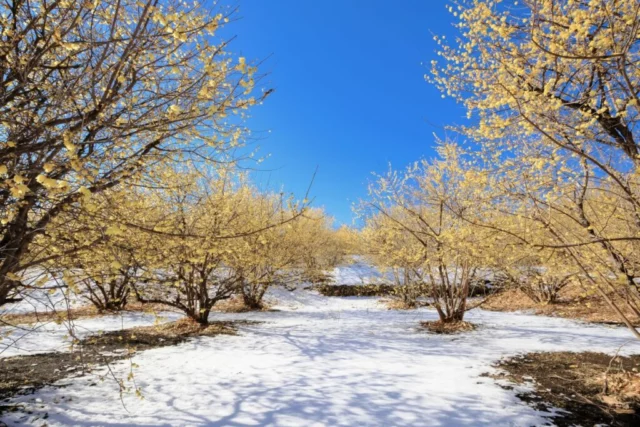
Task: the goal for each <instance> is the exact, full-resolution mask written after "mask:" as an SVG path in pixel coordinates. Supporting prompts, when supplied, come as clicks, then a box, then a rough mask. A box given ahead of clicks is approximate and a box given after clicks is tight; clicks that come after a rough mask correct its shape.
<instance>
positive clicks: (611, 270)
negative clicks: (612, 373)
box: [427, 0, 640, 337]
mask: <svg viewBox="0 0 640 427" xmlns="http://www.w3.org/2000/svg"><path fill="white" fill-rule="evenodd" d="M451 11H452V12H453V14H454V16H456V17H457V18H456V19H457V20H458V22H457V26H458V28H459V29H460V33H461V34H460V37H459V38H457V39H456V42H455V43H453V44H449V43H447V42H446V41H445V40H444V38H442V37H436V40H437V41H438V43H439V44H440V45H441V50H440V52H439V55H440V56H442V58H443V60H442V61H433V63H432V70H431V75H430V76H428V77H427V78H428V80H430V81H432V82H434V83H435V84H436V85H437V86H438V87H440V89H441V90H442V91H443V93H444V94H446V95H450V96H452V97H454V98H455V99H457V100H459V101H460V102H462V103H463V104H464V105H465V106H466V108H467V110H468V113H469V116H474V117H475V118H476V119H477V125H474V126H471V127H467V128H462V129H460V130H461V131H463V132H464V133H465V134H466V135H467V136H469V137H470V138H472V139H473V140H474V141H477V142H479V143H481V145H482V146H483V148H484V149H486V151H487V152H488V153H489V157H490V158H491V161H492V164H493V165H492V167H495V166H496V165H497V164H499V163H504V164H503V165H502V166H503V172H504V173H499V174H498V175H497V176H498V177H499V178H500V179H501V182H497V183H496V184H497V185H502V188H504V189H506V190H508V191H507V192H506V193H505V194H503V197H505V198H507V199H509V200H510V201H509V202H508V203H507V202H504V203H503V204H502V207H503V208H505V209H506V211H507V212H509V214H510V215H511V214H517V215H523V216H524V217H527V218H529V219H531V220H533V221H535V222H536V223H537V224H538V225H539V226H541V227H544V228H545V229H546V231H547V233H546V234H545V237H544V238H543V239H542V240H537V241H535V242H534V243H533V244H534V246H535V247H538V248H539V247H545V248H550V249H562V250H563V251H564V253H565V254H566V255H567V256H568V257H569V259H571V260H572V261H573V263H574V264H575V265H576V266H577V267H578V268H579V270H580V274H581V275H582V277H583V278H584V279H585V280H586V281H588V282H589V283H591V286H592V287H594V289H596V290H597V291H598V292H599V293H600V294H601V295H602V297H603V298H605V299H606V300H607V301H608V302H609V304H610V305H611V307H612V309H613V310H615V311H616V312H617V313H618V314H619V315H620V316H621V318H622V319H623V320H624V321H625V323H626V324H627V325H628V326H629V328H630V329H631V330H632V331H633V332H634V333H635V334H636V336H638V337H640V334H638V332H637V331H636V330H635V328H633V326H632V323H631V322H630V320H629V319H628V318H627V317H626V316H625V315H624V314H623V313H622V311H621V310H620V308H619V307H618V305H617V303H616V302H615V301H614V300H613V299H611V298H610V296H609V293H608V292H607V290H608V288H614V289H620V287H621V286H622V288H623V289H624V293H626V294H627V296H626V297H625V298H626V302H625V304H630V305H632V306H636V308H635V309H634V310H637V301H638V297H639V296H640V294H639V290H638V283H637V282H638V268H637V266H638V264H637V255H635V254H636V253H637V247H636V246H637V243H638V241H639V240H640V228H639V226H640V209H639V208H640V193H639V192H638V188H639V187H638V184H639V183H638V174H637V172H638V166H640V157H639V156H638V154H639V152H638V135H637V129H638V120H639V118H640V115H639V113H640V110H638V108H639V107H640V102H639V98H638V96H639V95H638V94H639V93H640V90H639V89H640V87H639V85H640V70H639V69H638V67H637V66H636V64H637V62H638V59H639V56H640V38H638V34H639V30H640V18H639V13H640V4H638V2H637V1H635V0H622V1H615V2H614V1H609V0H595V1H589V2H580V1H566V2H559V1H554V0H535V1H534V0H531V1H529V0H525V1H524V2H520V3H518V2H515V1H502V0H498V1H484V0H474V1H468V2H461V3H460V4H456V5H455V6H453V7H451ZM515 167H517V170H516V172H514V171H513V168H515ZM523 171H531V176H529V177H527V176H522V173H523ZM523 178H524V179H523ZM523 181H524V182H527V183H528V184H530V185H524V183H523ZM509 187H511V188H509ZM485 225H487V224H485ZM490 227H492V228H495V227H498V225H497V224H496V223H495V222H492V223H491V224H490ZM498 228H500V227H498ZM521 230H525V233H522V232H516V231H514V230H510V229H509V228H508V227H506V229H504V228H503V229H502V231H506V232H508V233H511V235H512V236H517V237H518V238H520V239H522V241H523V242H525V241H526V242H527V243H528V244H529V243H532V242H531V240H532V239H530V238H529V236H528V235H527V234H526V228H521ZM533 240H536V239H533Z"/></svg>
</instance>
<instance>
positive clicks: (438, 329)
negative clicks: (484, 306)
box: [420, 320, 476, 334]
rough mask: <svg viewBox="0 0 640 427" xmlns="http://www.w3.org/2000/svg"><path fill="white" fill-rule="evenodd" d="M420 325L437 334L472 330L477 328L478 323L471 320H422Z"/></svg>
mask: <svg viewBox="0 0 640 427" xmlns="http://www.w3.org/2000/svg"><path fill="white" fill-rule="evenodd" d="M420 326H422V327H423V328H424V329H426V330H428V331H429V332H433V333H435V334H459V333H462V332H470V331H473V330H475V329H476V325H474V324H473V323H471V322H465V321H460V322H442V321H440V320H434V321H429V322H420Z"/></svg>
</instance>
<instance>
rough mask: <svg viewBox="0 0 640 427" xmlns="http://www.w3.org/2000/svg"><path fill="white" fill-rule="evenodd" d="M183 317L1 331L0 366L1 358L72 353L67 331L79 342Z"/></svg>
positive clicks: (125, 317) (123, 317) (114, 318)
mask: <svg viewBox="0 0 640 427" xmlns="http://www.w3.org/2000/svg"><path fill="white" fill-rule="evenodd" d="M180 317H182V316H181V315H179V314H177V313H170V312H162V313H159V314H158V315H157V316H156V315H153V314H144V313H128V312H124V313H122V314H116V315H111V316H101V317H94V318H88V319H79V320H74V321H71V322H64V323H61V324H56V323H55V322H42V323H38V324H35V325H28V326H26V325H25V326H24V327H22V326H20V327H16V328H14V327H0V363H2V359H1V358H2V357H10V356H22V355H28V354H36V353H48V352H51V351H69V350H71V341H72V339H71V337H70V331H73V333H74V334H75V335H76V337H78V338H84V337H86V336H88V335H93V334H97V333H99V332H107V331H116V330H120V329H127V328H134V327H136V326H150V325H153V324H155V323H158V322H167V321H171V320H177V319H178V318H180Z"/></svg>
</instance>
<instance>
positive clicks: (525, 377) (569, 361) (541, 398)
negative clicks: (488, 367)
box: [492, 352, 640, 427]
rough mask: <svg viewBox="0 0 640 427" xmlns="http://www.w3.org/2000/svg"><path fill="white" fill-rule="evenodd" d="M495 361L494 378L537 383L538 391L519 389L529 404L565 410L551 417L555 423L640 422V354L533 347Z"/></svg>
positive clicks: (523, 398) (561, 424) (632, 424)
mask: <svg viewBox="0 0 640 427" xmlns="http://www.w3.org/2000/svg"><path fill="white" fill-rule="evenodd" d="M496 367H497V368H499V369H500V370H501V371H503V373H501V374H498V375H492V377H493V378H496V379H507V380H509V381H511V382H515V383H519V384H522V383H530V384H531V383H533V386H534V389H535V391H533V392H530V393H521V394H518V397H519V398H520V399H522V400H523V401H525V402H527V403H529V404H530V405H531V406H534V407H536V408H538V409H541V410H545V409H548V408H549V407H556V408H560V409H563V410H565V411H567V413H560V414H559V415H558V416H557V417H554V418H553V423H554V424H555V425H557V426H560V427H564V426H572V425H583V426H592V425H596V424H605V425H614V426H637V425H640V374H639V373H638V370H639V369H640V355H634V356H631V357H622V356H616V357H612V356H611V355H607V354H603V353H591V352H585V353H571V352H555V353H529V354H526V355H522V356H516V357H512V358H509V359H505V360H501V361H500V362H498V363H497V364H496Z"/></svg>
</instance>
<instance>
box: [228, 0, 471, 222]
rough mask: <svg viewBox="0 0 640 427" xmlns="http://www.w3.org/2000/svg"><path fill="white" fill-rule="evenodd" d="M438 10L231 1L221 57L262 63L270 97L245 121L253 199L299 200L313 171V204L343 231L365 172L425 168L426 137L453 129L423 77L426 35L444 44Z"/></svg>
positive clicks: (446, 23)
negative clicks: (253, 166) (231, 18)
mask: <svg viewBox="0 0 640 427" xmlns="http://www.w3.org/2000/svg"><path fill="white" fill-rule="evenodd" d="M446 4H447V3H446V2H444V1H427V0H422V1H419V0H400V1H397V2H389V1H382V0H368V1H365V0H323V1H311V0H309V1H305V0H298V1H294V0H273V1H264V0H239V2H238V5H239V14H238V16H239V17H240V19H239V20H238V21H236V22H233V23H232V24H231V25H230V26H229V27H228V29H227V30H229V31H232V33H233V34H235V35H236V36H237V39H236V40H235V41H234V42H233V45H232V48H231V50H232V51H234V52H235V53H237V54H239V55H242V56H245V57H247V59H248V60H250V59H253V60H261V59H265V58H268V59H267V60H266V61H265V62H264V64H263V65H262V67H261V71H263V72H265V71H266V72H268V73H269V75H268V76H267V77H266V79H265V80H264V81H263V84H262V85H261V86H262V87H265V88H274V89H275V92H274V93H273V94H272V95H271V96H270V97H269V98H268V99H267V101H266V102H265V104H264V105H263V106H260V107H257V108H256V109H254V110H253V111H252V113H251V114H252V117H251V119H250V120H249V122H248V125H249V127H250V128H251V129H252V130H253V131H254V134H255V136H257V137H259V138H260V141H259V142H258V144H259V146H260V147H261V149H260V153H261V154H263V155H265V154H267V153H268V154H270V157H269V158H268V159H267V161H265V162H264V163H262V164H261V165H260V166H259V167H260V169H262V170H264V171H262V172H260V173H258V174H256V175H257V176H256V179H257V180H258V182H259V183H261V185H262V186H263V188H264V187H265V186H266V185H267V183H268V184H269V186H270V187H271V188H276V189H279V187H280V186H283V187H284V189H285V191H287V192H293V193H294V194H296V195H297V196H298V197H303V196H304V193H305V191H306V189H307V187H308V185H309V183H310V180H311V177H312V175H313V173H314V170H315V169H316V167H318V174H317V176H316V179H315V182H314V184H313V187H312V189H311V196H312V197H313V198H314V204H315V205H316V206H324V207H325V209H326V210H327V212H328V213H329V214H330V215H333V216H334V217H335V218H336V220H337V221H338V223H346V224H351V222H352V218H353V214H352V211H351V206H352V204H353V203H354V202H357V200H359V199H361V198H364V197H366V194H367V184H368V182H370V181H371V180H372V178H373V177H372V174H371V173H372V172H379V173H380V172H384V171H386V170H387V168H388V165H389V163H391V164H392V166H393V167H394V168H404V167H405V166H406V165H408V164H409V163H411V162H413V161H415V160H418V159H420V158H432V157H434V155H435V154H434V151H433V146H434V137H433V134H434V132H435V133H436V134H438V135H439V136H443V135H444V134H445V131H444V126H445V125H447V124H453V123H461V122H463V121H464V111H463V109H462V108H461V107H460V106H459V105H456V104H455V103H454V101H452V100H450V99H442V97H441V95H440V93H439V92H438V91H437V89H436V88H435V87H432V86H431V85H430V84H428V83H427V82H425V81H424V78H423V75H424V73H425V72H427V65H428V64H429V63H430V61H431V60H432V59H434V58H435V57H436V53H435V51H436V44H435V42H434V41H433V34H434V33H436V34H445V35H447V36H448V38H449V37H450V36H453V35H454V34H455V32H454V28H453V27H452V22H453V17H452V16H451V15H450V14H449V12H448V11H447V10H446V9H445V5H446ZM421 63H423V64H425V65H421ZM269 131H270V132H269Z"/></svg>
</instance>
